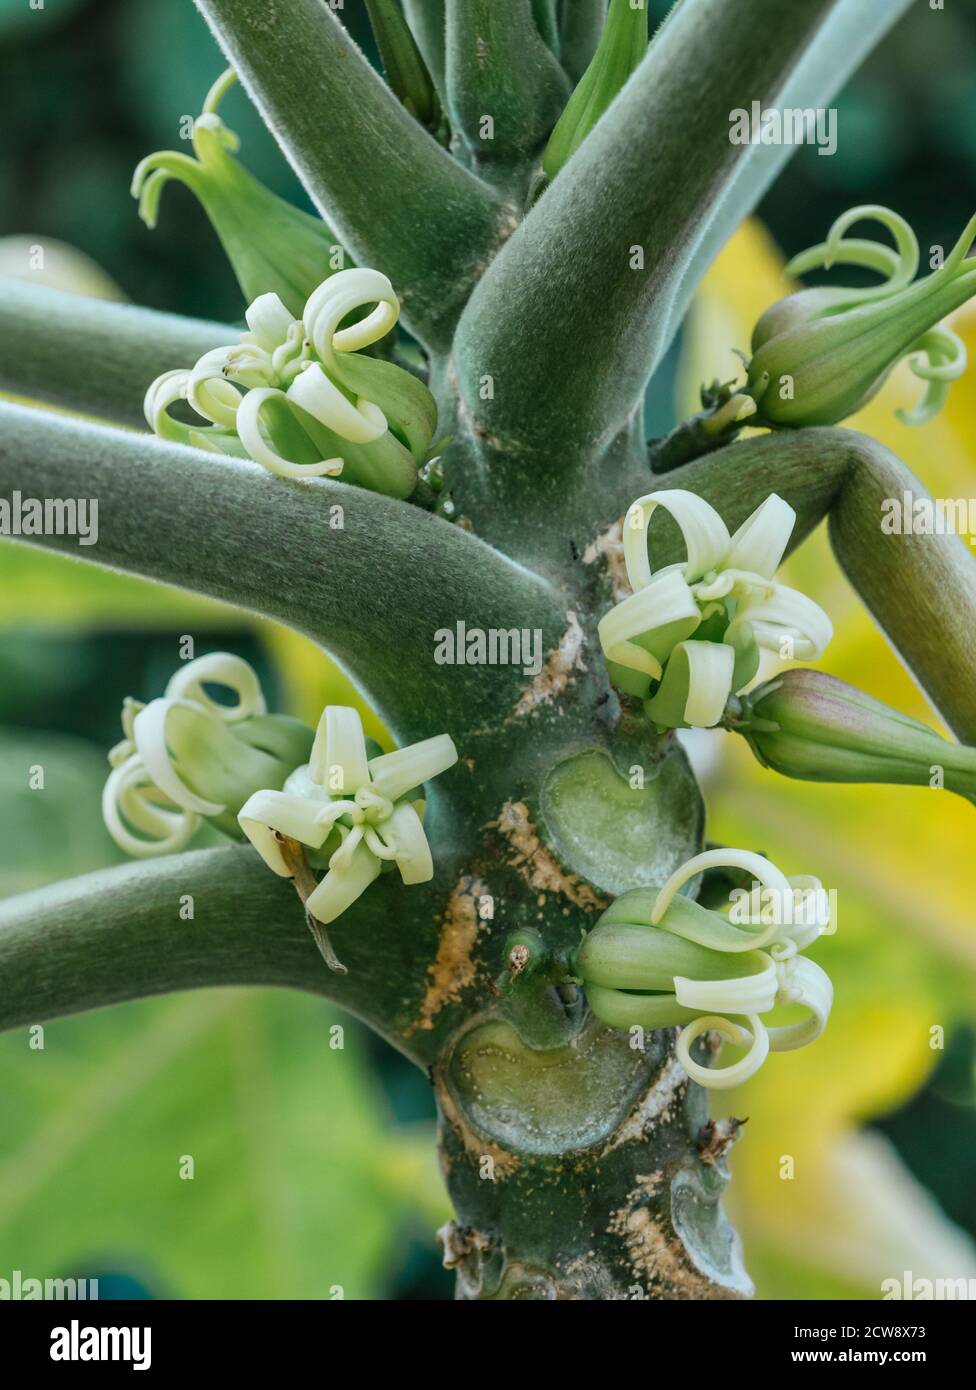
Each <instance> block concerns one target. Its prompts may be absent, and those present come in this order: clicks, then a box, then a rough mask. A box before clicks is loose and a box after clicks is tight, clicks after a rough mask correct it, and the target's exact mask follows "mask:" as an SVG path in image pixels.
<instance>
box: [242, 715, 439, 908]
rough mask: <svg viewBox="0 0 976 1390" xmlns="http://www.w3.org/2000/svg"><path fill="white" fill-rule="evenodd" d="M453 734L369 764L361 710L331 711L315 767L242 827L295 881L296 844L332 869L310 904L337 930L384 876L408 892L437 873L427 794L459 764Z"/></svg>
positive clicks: (256, 808)
mask: <svg viewBox="0 0 976 1390" xmlns="http://www.w3.org/2000/svg"><path fill="white" fill-rule="evenodd" d="M457 756H458V755H457V749H456V748H455V747H454V744H453V742H452V741H451V739H450V738H449V737H448V735H447V734H440V735H438V736H437V737H435V738H429V739H425V740H424V741H423V742H422V743H414V744H411V745H410V746H409V747H407V748H400V749H398V750H397V751H395V752H393V753H382V754H380V755H379V756H375V757H370V754H369V749H368V747H367V743H366V739H365V736H364V734H363V726H362V722H361V720H360V718H359V715H358V713H357V712H356V710H354V709H351V708H348V707H346V706H344V705H327V706H326V708H325V710H324V711H323V713H322V717H321V719H320V721H319V726H318V731H317V733H316V735H315V742H314V744H313V746H312V751H311V754H310V756H309V760H308V762H307V763H306V764H304V765H303V766H302V767H299V768H296V769H295V771H294V772H293V773H292V775H291V776H290V777H289V778H288V780H287V781H286V782H285V784H284V788H283V789H282V790H280V791H279V790H275V789H267V790H261V791H257V792H255V793H254V795H253V796H251V797H250V799H249V800H248V801H247V803H246V804H245V805H244V806H242V807H241V810H240V814H239V816H238V819H239V821H240V824H241V828H242V830H243V831H244V834H245V835H246V836H247V838H248V839H249V840H250V841H251V843H252V844H253V845H254V847H255V849H256V850H257V851H258V853H259V854H260V855H261V857H262V859H263V860H264V861H265V863H266V864H267V865H268V867H269V868H270V869H272V870H273V871H274V872H275V873H276V874H279V875H280V876H281V877H283V878H294V877H295V870H294V864H295V858H294V853H293V852H288V844H289V842H292V843H294V842H297V844H298V845H301V846H304V847H305V849H306V852H308V851H310V853H307V858H308V863H309V864H310V865H311V866H312V867H314V868H324V869H326V873H325V876H324V877H323V878H322V879H321V881H320V882H319V883H318V884H317V885H316V886H315V887H314V888H313V889H312V891H310V892H309V894H308V895H307V896H306V897H305V906H306V910H307V912H308V913H309V915H310V916H311V918H313V919H314V921H315V922H317V923H320V924H327V923H329V922H334V921H335V920H336V918H337V917H340V916H341V915H342V913H343V912H345V910H346V908H347V907H349V906H350V904H352V903H353V902H355V901H356V899H357V898H358V897H360V895H361V894H362V893H364V892H365V891H366V889H367V888H368V887H369V885H370V884H371V883H373V882H374V880H375V879H377V878H378V877H379V875H380V873H381V872H383V871H384V870H386V871H389V870H391V869H393V868H394V866H395V867H396V868H397V869H398V870H399V872H400V877H401V879H402V880H403V882H404V883H405V884H412V883H427V882H428V881H429V880H430V879H431V878H433V875H434V865H433V860H432V859H431V854H430V846H429V845H428V843H427V837H426V835H425V834H424V827H423V814H424V805H425V803H424V800H423V798H422V796H421V793H420V788H421V787H422V785H423V783H424V782H428V781H430V780H431V778H433V777H437V776H438V775H439V774H440V773H442V772H446V771H447V769H448V768H450V767H453V766H454V764H455V763H456V762H457Z"/></svg>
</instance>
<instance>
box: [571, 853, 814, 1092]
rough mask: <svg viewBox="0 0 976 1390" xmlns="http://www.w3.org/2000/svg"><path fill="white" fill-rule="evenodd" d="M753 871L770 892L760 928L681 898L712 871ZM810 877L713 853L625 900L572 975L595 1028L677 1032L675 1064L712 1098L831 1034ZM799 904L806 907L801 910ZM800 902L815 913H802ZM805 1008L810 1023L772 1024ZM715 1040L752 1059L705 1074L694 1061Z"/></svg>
mask: <svg viewBox="0 0 976 1390" xmlns="http://www.w3.org/2000/svg"><path fill="white" fill-rule="evenodd" d="M719 868H733V869H737V870H744V871H745V872H746V873H747V874H749V875H750V876H751V877H752V878H753V879H754V880H755V881H756V883H757V884H758V886H759V887H760V889H761V894H760V896H759V901H760V902H761V903H762V908H761V912H760V914H759V920H758V921H756V920H749V921H748V922H747V924H746V925H737V924H735V923H734V922H732V921H731V920H730V919H729V917H728V916H725V915H722V914H721V913H719V912H714V911H711V910H709V909H708V908H705V907H702V906H701V905H700V904H699V903H697V902H694V901H693V900H692V899H691V898H689V897H686V896H684V895H683V894H680V893H679V891H678V890H679V889H680V888H682V887H683V886H684V885H685V884H686V883H688V882H689V881H690V880H691V879H692V878H694V877H695V876H696V875H697V874H699V873H701V872H703V871H704V870H708V869H719ZM825 896H826V895H824V894H823V891H822V889H821V886H820V884H819V883H818V882H817V880H816V879H813V878H807V877H803V878H787V877H786V876H785V875H784V874H782V873H781V872H780V870H779V869H777V868H776V867H775V865H773V864H771V863H770V862H769V860H768V859H765V858H764V857H763V856H762V855H759V854H753V853H751V852H750V851H748V850H708V851H706V852H705V853H704V854H698V855H696V856H695V857H694V858H693V859H689V860H688V862H687V863H686V864H683V865H682V866H681V868H680V869H678V870H677V871H676V872H675V873H674V874H672V876H671V877H670V878H669V879H668V881H667V883H665V884H664V886H663V887H662V888H660V889H654V888H638V889H635V890H634V891H632V892H629V893H624V894H623V895H622V896H621V897H619V898H618V899H617V900H616V902H614V903H613V904H612V906H611V907H609V908H608V909H607V911H606V912H605V913H604V914H603V916H602V917H601V918H600V920H599V922H598V923H597V925H596V926H595V927H594V928H593V930H592V931H591V932H590V933H589V935H588V936H587V937H586V938H585V940H584V942H583V944H582V946H581V947H580V949H579V951H578V952H577V955H576V961H575V966H574V968H575V971H576V974H577V975H578V977H579V978H580V979H581V981H582V983H583V985H584V988H585V990H586V997H587V1000H588V1002H589V1005H590V1008H591V1009H592V1011H593V1013H594V1014H595V1015H596V1016H597V1018H599V1019H602V1020H603V1022H604V1023H607V1024H609V1025H610V1026H611V1027H613V1028H627V1029H629V1028H635V1027H639V1028H642V1029H648V1030H650V1029H655V1028H671V1027H675V1026H677V1027H680V1028H681V1030H682V1031H681V1034H680V1036H679V1038H678V1042H677V1046H676V1055H677V1057H678V1060H679V1061H680V1063H681V1065H682V1066H683V1067H684V1069H685V1071H686V1072H687V1073H688V1075H689V1076H690V1077H691V1078H692V1080H693V1081H697V1082H698V1083H699V1084H700V1085H702V1086H706V1087H709V1088H711V1089H713V1090H715V1089H717V1090H725V1089H728V1088H729V1087H731V1086H738V1085H739V1084H741V1083H742V1082H743V1081H747V1080H748V1079H749V1077H751V1076H753V1075H754V1074H755V1073H756V1072H757V1071H758V1070H759V1068H760V1067H761V1066H762V1064H763V1062H764V1061H765V1060H766V1057H767V1056H768V1054H769V1052H770V1051H773V1052H788V1051H792V1050H793V1049H795V1048H798V1047H803V1046H805V1044H807V1043H809V1042H813V1041H814V1039H815V1038H818V1037H819V1036H820V1034H821V1033H822V1032H823V1029H824V1027H825V1025H826V1022H827V1019H828V1017H829V1015H830V1009H831V1005H832V1003H833V988H832V986H831V983H830V979H829V978H828V976H827V975H826V974H825V972H824V971H823V970H821V968H820V966H818V965H816V964H814V962H813V961H811V960H807V959H806V958H804V957H803V956H801V954H800V953H801V952H802V951H803V950H804V949H805V948H806V947H807V946H808V945H810V943H811V942H812V941H814V940H815V939H816V938H817V937H818V936H819V935H821V933H822V932H823V931H825V930H826V929H827V928H828V926H829V918H825V917H824V915H823V911H822V907H821V904H822V902H823V900H824V899H825ZM798 898H799V899H800V902H801V906H800V908H799V909H798V908H797V907H796V904H797V901H798ZM803 901H807V902H811V903H813V904H814V905H815V909H816V910H804V909H803V907H802V903H803ZM791 1004H792V1005H801V1006H803V1007H804V1008H805V1009H806V1011H807V1016H806V1018H804V1019H802V1020H800V1021H798V1022H794V1023H786V1024H778V1025H776V1026H772V1027H770V1026H768V1024H767V1023H766V1022H765V1021H764V1017H763V1016H764V1015H766V1014H768V1013H769V1012H770V1010H772V1009H774V1008H776V1007H778V1006H781V1005H791ZM713 1031H714V1032H716V1033H718V1034H719V1036H720V1037H722V1038H723V1039H724V1040H725V1041H726V1042H728V1043H730V1044H732V1045H733V1046H735V1047H746V1048H747V1049H748V1050H747V1052H746V1054H745V1056H744V1057H742V1058H741V1059H740V1060H739V1061H737V1062H734V1063H733V1064H732V1065H730V1066H726V1067H721V1068H713V1067H706V1066H702V1065H701V1063H700V1062H697V1061H696V1060H695V1059H694V1058H693V1057H692V1055H691V1048H692V1045H693V1044H694V1043H695V1042H696V1041H697V1040H698V1038H700V1037H701V1036H702V1034H703V1033H707V1032H713Z"/></svg>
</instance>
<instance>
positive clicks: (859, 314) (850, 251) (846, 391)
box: [746, 204, 976, 426]
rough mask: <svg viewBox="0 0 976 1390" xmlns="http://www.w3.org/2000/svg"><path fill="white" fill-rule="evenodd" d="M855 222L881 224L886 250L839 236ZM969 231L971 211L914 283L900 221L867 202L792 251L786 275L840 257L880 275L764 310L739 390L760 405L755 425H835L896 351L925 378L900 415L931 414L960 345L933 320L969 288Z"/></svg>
mask: <svg viewBox="0 0 976 1390" xmlns="http://www.w3.org/2000/svg"><path fill="white" fill-rule="evenodd" d="M864 219H871V220H873V221H876V222H880V223H881V224H882V225H883V226H884V227H886V228H887V229H888V230H889V231H890V232H891V234H892V237H893V238H894V241H895V247H894V248H892V247H890V246H887V245H885V244H884V243H882V242H877V241H869V240H866V239H862V238H852V237H847V236H846V235H845V233H846V232H847V231H848V229H849V228H850V227H851V226H853V224H854V223H856V222H860V221H862V220H864ZM974 236H976V217H973V218H972V219H970V221H969V222H968V223H967V225H966V227H965V228H964V230H963V232H962V235H961V236H960V238H959V240H958V241H957V242H956V244H955V246H954V247H953V248H952V250H951V251H950V253H949V255H948V256H947V257H946V258H945V260H944V262H943V263H942V264H941V265H940V266H939V267H938V268H937V269H936V270H934V271H933V272H932V274H931V275H928V276H926V277H925V278H924V279H921V280H915V278H914V277H915V272H916V271H917V269H918V242H917V240H916V237H915V234H914V232H913V231H912V229H911V227H910V226H909V225H908V223H907V222H906V221H905V220H904V218H902V217H899V216H898V214H897V213H894V212H891V211H890V210H889V209H888V208H883V207H878V206H876V205H873V204H870V205H865V206H863V207H855V208H851V209H850V210H849V211H848V212H846V213H844V215H843V216H842V217H839V218H838V219H837V221H836V222H835V223H834V225H833V226H832V227H831V229H830V232H829V234H828V236H827V240H826V241H825V242H823V243H822V244H821V245H819V246H812V247H810V249H809V250H807V251H803V252H801V253H800V255H798V256H795V257H794V259H793V260H792V261H791V262H790V263H789V265H788V266H787V267H786V270H787V273H788V274H791V275H801V274H804V273H805V272H806V271H809V270H814V269H817V268H820V267H823V268H825V269H829V268H830V267H831V266H832V265H835V264H840V265H856V266H860V267H862V268H865V269H868V270H874V271H878V272H879V273H880V274H882V275H883V276H885V279H884V280H882V282H881V283H880V284H878V285H872V286H870V287H869V288H866V289H850V288H843V287H830V288H823V287H820V288H816V289H807V290H800V291H799V292H798V293H796V294H792V295H789V296H788V297H787V298H786V299H783V300H780V301H779V303H777V304H774V305H773V306H772V307H771V308H770V309H767V310H766V312H765V313H764V314H763V315H762V317H761V318H760V319H759V321H758V323H757V324H756V327H755V330H754V332H753V336H752V352H753V355H752V358H751V360H750V361H749V364H748V384H747V387H746V389H747V390H748V391H749V393H750V394H751V395H752V396H753V398H754V399H755V401H756V403H757V405H758V408H759V416H758V418H757V420H756V423H758V424H769V425H790V426H801V425H832V424H836V423H837V422H838V421H839V420H843V419H845V418H846V417H847V416H848V415H853V414H854V413H855V411H858V410H860V409H861V408H862V406H864V405H866V404H867V402H868V401H870V400H871V398H872V397H873V396H874V395H876V394H877V392H878V391H879V390H880V389H881V387H882V385H883V384H884V382H885V380H886V379H887V377H888V375H889V373H890V372H891V370H892V369H893V367H894V366H895V365H896V364H897V363H898V362H899V361H901V359H902V358H903V357H907V358H908V359H909V365H910V366H911V369H912V371H913V372H914V373H915V375H916V376H917V377H920V378H921V379H922V380H923V381H925V382H926V383H927V385H926V390H925V392H924V394H923V396H922V399H921V400H920V402H919V404H918V405H917V406H916V407H915V409H914V410H911V411H907V412H906V411H903V410H900V409H899V411H898V412H897V413H898V415H899V418H900V419H902V420H903V421H904V422H905V423H906V424H910V425H921V424H925V423H926V422H927V421H928V420H931V419H932V418H933V416H934V415H936V414H937V413H938V411H939V410H940V409H941V407H942V405H943V403H944V401H945V399H946V396H947V394H948V391H949V386H950V384H951V383H952V382H953V381H955V380H957V379H958V378H959V377H960V376H962V374H963V372H964V371H965V369H966V360H967V359H966V348H965V345H964V343H963V342H962V340H961V339H960V338H959V337H958V336H957V335H956V334H955V333H953V332H952V330H951V329H949V328H946V327H945V325H944V324H942V323H940V320H941V319H943V318H944V317H945V316H946V315H947V314H950V313H951V312H952V311H953V310H954V309H958V308H959V306H960V305H962V304H964V303H965V302H966V301H967V300H968V299H971V298H972V297H973V295H976V257H974V256H969V255H968V254H967V253H968V252H969V249H970V246H971V245H972V241H973V237H974Z"/></svg>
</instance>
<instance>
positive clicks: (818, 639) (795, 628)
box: [730, 584, 834, 661]
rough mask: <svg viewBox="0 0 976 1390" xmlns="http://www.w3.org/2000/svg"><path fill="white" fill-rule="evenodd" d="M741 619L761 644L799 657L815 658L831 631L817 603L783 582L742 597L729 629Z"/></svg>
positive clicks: (829, 636) (831, 634) (828, 639)
mask: <svg viewBox="0 0 976 1390" xmlns="http://www.w3.org/2000/svg"><path fill="white" fill-rule="evenodd" d="M741 623H749V625H750V626H751V627H752V630H753V633H754V635H755V638H756V641H757V642H758V643H759V645H760V646H761V647H766V648H767V649H768V650H770V651H774V652H778V653H779V655H780V656H788V657H789V658H791V659H792V658H795V659H796V660H798V661H815V660H816V659H817V657H819V656H821V655H822V654H823V651H824V649H825V648H826V647H827V645H828V643H829V642H830V639H831V638H832V637H833V635H834V628H833V624H832V623H831V621H830V619H829V618H828V617H827V614H826V613H825V612H824V611H823V609H822V608H821V607H820V605H819V604H818V603H814V601H813V599H812V598H808V597H807V595H806V594H801V593H800V592H799V590H798V589H789V588H787V587H786V585H785V584H776V585H774V586H773V591H772V593H771V594H768V595H762V594H757V595H753V596H750V597H746V598H743V599H742V601H741V602H740V604H739V607H738V609H737V610H736V615H735V621H734V622H733V623H732V624H731V626H730V631H731V630H732V628H735V627H737V626H738V625H739V624H741ZM784 640H785V641H786V642H788V643H789V644H790V646H789V649H788V650H787V649H786V648H785V647H784Z"/></svg>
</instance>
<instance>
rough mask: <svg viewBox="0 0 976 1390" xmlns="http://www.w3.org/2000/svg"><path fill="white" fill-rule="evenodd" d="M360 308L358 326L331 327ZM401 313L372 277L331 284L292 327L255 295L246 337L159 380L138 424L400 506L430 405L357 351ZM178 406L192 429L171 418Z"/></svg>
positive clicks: (275, 305) (430, 427) (408, 378)
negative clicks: (190, 416)
mask: <svg viewBox="0 0 976 1390" xmlns="http://www.w3.org/2000/svg"><path fill="white" fill-rule="evenodd" d="M370 304H373V305H375V308H373V309H372V311H371V312H370V313H369V314H367V315H366V316H365V317H364V318H359V319H357V321H356V322H353V323H351V324H348V325H347V326H346V327H341V326H340V325H342V324H343V323H346V322H347V320H348V319H349V317H350V316H352V315H355V314H357V313H358V312H359V311H360V310H361V309H363V308H364V307H365V306H367V305H370ZM399 313H400V304H399V301H398V300H397V297H396V294H395V293H394V290H393V286H392V285H391V284H390V282H389V280H388V279H387V278H386V276H385V275H382V274H380V272H379V271H377V270H367V269H359V270H342V271H339V272H338V273H337V274H336V275H333V276H331V277H330V279H328V280H326V281H324V282H323V283H322V284H321V285H319V286H318V288H317V289H316V290H315V291H314V292H313V293H312V295H311V296H310V297H309V299H308V302H307V303H306V304H305V306H304V310H303V317H302V318H301V319H293V318H292V316H291V314H290V313H289V311H288V309H287V308H286V307H285V305H284V304H283V303H282V302H281V300H280V299H279V298H278V296H277V295H275V294H263V295H261V296H260V297H259V298H258V299H256V300H255V301H254V303H253V304H251V305H250V306H249V307H248V310H247V315H246V317H247V324H248V330H249V331H248V332H246V333H244V334H242V335H241V339H240V342H239V343H236V344H233V345H232V346H229V347H223V348H213V349H212V350H211V351H210V352H206V353H204V355H203V357H201V358H200V360H199V362H198V363H197V364H196V366H195V367H192V368H189V369H186V370H179V371H170V372H164V373H163V375H162V376H160V377H157V379H156V380H155V381H154V382H153V383H152V385H151V386H150V387H149V390H148V391H147V392H146V399H145V413H146V419H147V420H148V422H149V425H150V426H151V428H152V429H153V430H155V432H156V434H158V435H159V436H160V437H161V438H163V439H170V440H175V441H177V442H179V443H183V444H190V445H193V446H194V447H196V448H201V449H209V450H217V451H220V452H224V453H230V454H236V455H238V456H239V457H243V458H251V459H253V460H254V461H255V463H260V464H261V466H262V467H264V468H267V469H268V470H269V472H271V473H276V474H278V475H279V476H280V477H285V478H300V477H320V476H322V475H325V474H327V475H329V476H332V477H335V476H337V475H339V474H340V473H341V474H342V478H343V481H344V482H351V483H358V484H359V485H360V486H361V487H367V488H370V489H372V491H374V492H384V493H387V494H388V495H390V496H392V497H409V496H410V494H411V493H412V492H413V490H414V488H415V487H416V485H417V472H418V468H419V467H420V466H421V465H422V464H423V463H424V462H425V460H426V458H427V454H428V451H429V449H430V445H431V441H432V440H433V437H434V431H435V430H436V428H437V406H436V404H435V402H434V398H433V396H432V395H431V394H430V392H429V391H428V389H427V387H426V386H425V385H424V384H423V382H422V381H418V379H417V378H416V377H415V376H414V375H413V374H412V373H411V372H408V371H406V370H404V368H402V367H398V366H397V365H396V363H394V362H386V361H383V360H382V359H380V358H375V357H364V356H362V355H361V352H360V350H361V349H362V348H365V347H369V346H370V345H371V344H373V343H375V342H377V341H378V340H379V339H380V338H382V337H385V336H386V334H387V333H389V331H390V330H391V328H393V327H394V325H395V324H396V321H397V318H398V317H399ZM179 401H185V402H186V403H187V404H188V405H190V406H191V407H192V408H193V410H194V411H196V413H197V415H199V416H200V417H201V419H200V421H199V422H198V423H195V424H187V423H186V422H184V421H182V420H177V419H175V418H174V417H173V416H172V415H170V413H169V408H170V406H172V405H174V404H176V403H177V402H179ZM207 422H209V423H207Z"/></svg>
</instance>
